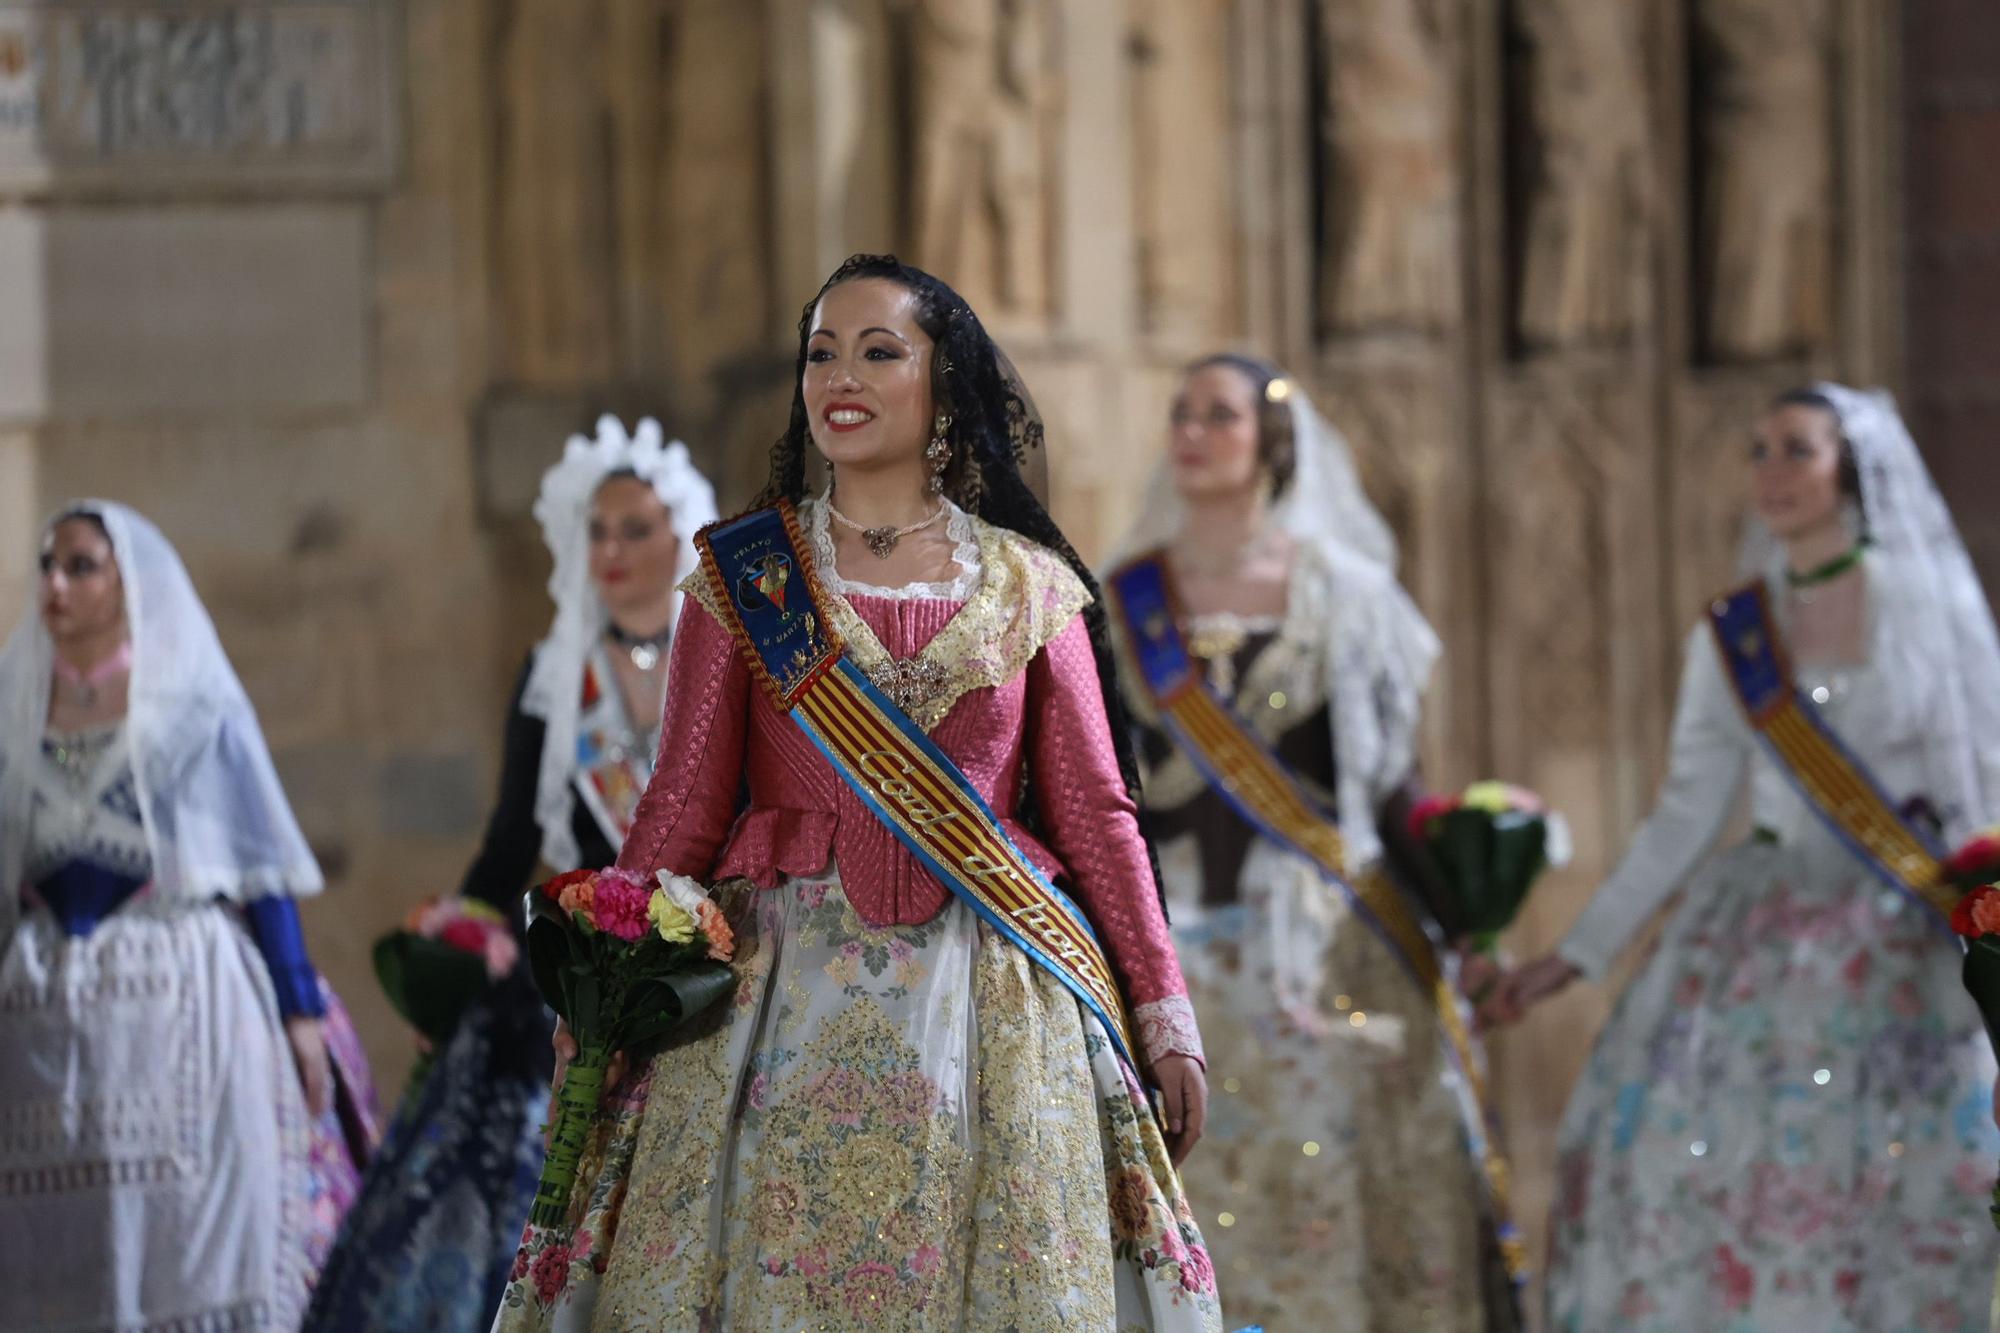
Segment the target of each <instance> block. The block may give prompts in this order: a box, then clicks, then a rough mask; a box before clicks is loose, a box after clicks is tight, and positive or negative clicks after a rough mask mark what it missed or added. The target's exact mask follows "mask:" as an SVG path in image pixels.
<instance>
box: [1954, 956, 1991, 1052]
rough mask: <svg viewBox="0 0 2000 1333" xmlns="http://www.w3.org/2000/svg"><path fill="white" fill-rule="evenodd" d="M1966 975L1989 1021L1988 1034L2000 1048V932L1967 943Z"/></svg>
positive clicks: (1987, 1021)
mask: <svg viewBox="0 0 2000 1333" xmlns="http://www.w3.org/2000/svg"><path fill="white" fill-rule="evenodd" d="M1962 975H1963V976H1964V978H1965V988H1966V990H1968V991H1970V992H1972V998H1973V1000H1974V1001H1975V1002H1976V1003H1977V1004H1978V1005H1979V1016H1980V1017H1981V1018H1983V1019H1985V1020H1986V1035H1987V1037H1988V1038H1989V1039H1990V1040H1991V1041H1992V1042H1993V1047H1994V1049H1995V1050H1996V1051H2000V935H1981V936H1980V937H1979V938H1978V939H1976V940H1973V941H1972V942H1971V943H1970V944H1969V945H1968V946H1967V948H1966V951H1965V970H1964V973H1963V974H1962Z"/></svg>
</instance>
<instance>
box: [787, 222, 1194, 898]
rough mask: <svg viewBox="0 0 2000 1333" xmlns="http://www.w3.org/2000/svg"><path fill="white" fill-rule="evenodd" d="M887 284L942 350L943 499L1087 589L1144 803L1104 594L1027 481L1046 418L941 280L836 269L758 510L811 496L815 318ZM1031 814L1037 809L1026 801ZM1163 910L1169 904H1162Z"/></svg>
mask: <svg viewBox="0 0 2000 1333" xmlns="http://www.w3.org/2000/svg"><path fill="white" fill-rule="evenodd" d="M861 278H884V279H887V280H888V281H890V282H893V283H895V284H896V285H897V286H899V287H902V288H903V289H904V290H906V291H908V292H909V293H910V294H911V296H912V297H913V298H915V300H914V304H915V310H916V319H917V327H919V328H921V329H922V330H923V331H924V333H925V334H927V335H928V336H929V337H930V339H931V341H932V342H933V343H934V344H935V345H936V351H935V353H934V354H933V356H932V358H931V392H932V402H933V403H934V404H935V405H936V408H937V411H938V412H939V413H942V414H945V415H948V416H949V417H950V418H951V424H950V425H949V426H948V427H947V428H946V430H945V439H946V441H947V442H948V443H949V444H950V446H951V460H950V462H949V463H948V464H947V465H946V467H945V472H944V484H945V491H946V493H947V494H949V495H950V496H951V497H952V499H953V500H954V501H956V502H957V503H958V504H959V506H960V507H961V508H963V509H965V510H967V511H968V512H970V513H973V514H977V515H978V516H979V517H980V518H981V519H984V520H985V521H986V522H988V523H991V524H993V525H994V526H995V527H1001V528H1006V529H1008V530H1009V531H1011V532H1015V533H1018V534H1020V535H1021V536H1023V537H1026V538H1027V539H1028V540H1029V541H1032V542H1035V543H1037V544H1038V545H1041V546H1045V547H1047V548H1048V549H1049V550H1051V551H1054V552H1055V553H1056V554H1057V555H1058V556H1060V557H1062V561H1063V563H1064V564H1066V565H1068V566H1069V568H1070V570H1071V572H1072V573H1074V574H1075V575H1076V576H1077V577H1078V578H1079V579H1081V580H1083V586H1084V587H1085V588H1087V589H1088V590H1089V591H1090V598H1091V600H1090V603H1089V605H1087V606H1085V607H1084V609H1083V621H1084V627H1085V628H1086V629H1087V630H1088V631H1089V634H1090V646H1091V649H1092V651H1093V652H1094V654H1095V655H1096V658H1097V679H1098V684H1099V687H1100V689H1101V690H1102V691H1103V695H1104V713H1105V717H1106V718H1107V720H1108V721H1109V722H1110V724H1111V743H1112V746H1113V748H1114V749H1115V750H1116V752H1117V755H1118V772H1119V775H1120V776H1121V777H1122V778H1123V779H1124V781H1125V790H1126V793H1127V794H1128V795H1130V796H1131V798H1132V800H1133V803H1134V804H1137V803H1138V800H1139V763H1138V757H1137V755H1136V753H1135V752H1134V750H1133V747H1132V727H1131V723H1130V719H1129V718H1128V717H1127V715H1126V711H1125V703H1124V699H1123V698H1122V697H1121V695H1120V694H1119V691H1118V674H1117V672H1118V669H1117V665H1116V663H1115V662H1114V660H1113V658H1112V654H1111V631H1110V623H1109V620H1108V619H1107V616H1106V613H1105V606H1104V593H1103V590H1102V589H1100V588H1099V587H1098V586H1097V580H1096V578H1095V577H1093V576H1092V574H1091V572H1090V566H1088V565H1087V564H1085V563H1084V561H1083V558H1082V557H1081V556H1079V555H1078V554H1077V553H1076V550H1075V548H1073V547H1072V546H1071V545H1070V543H1069V538H1067V537H1065V536H1064V535H1063V531H1062V529H1061V528H1059V527H1057V526H1056V522H1055V519H1053V518H1051V517H1050V516H1049V511H1048V510H1047V509H1045V508H1044V507H1043V506H1042V502H1041V501H1040V500H1038V499H1036V498H1035V493H1034V491H1033V490H1031V489H1030V488H1029V486H1028V483H1027V480H1026V478H1025V477H1024V476H1023V475H1022V471H1021V466H1022V464H1023V463H1024V462H1026V461H1027V459H1028V457H1029V456H1030V455H1031V454H1032V453H1034V452H1036V451H1038V450H1040V449H1042V448H1043V447H1044V443H1045V441H1044V436H1043V431H1042V422H1041V418H1040V417H1039V416H1038V415H1037V414H1036V412H1035V410H1034V409H1033V407H1031V406H1030V405H1029V402H1028V400H1027V398H1026V396H1025V395H1024V394H1023V393H1022V392H1021V390H1020V388H1019V387H1018V386H1017V385H1016V384H1015V382H1014V381H1013V379H1012V378H1011V377H1010V376H1009V374H1008V371H1007V363H1006V359H1005V358H1004V357H1003V356H1002V355H1001V353H1000V350H999V348H998V347H996V346H995V345H994V342H993V339H992V338H991V337H990V336H989V335H988V334H987V332H986V327H985V325H983V324H981V323H980V322H979V316H978V315H976V314H974V313H973V311H972V307H971V306H968V305H967V304H966V303H965V299H964V298H963V297H961V296H960V295H959V294H958V293H957V292H955V291H953V290H952V289H951V288H950V287H949V286H947V285H946V284H945V283H944V282H943V281H942V280H941V279H939V278H937V277H934V276H933V275H931V274H929V273H926V272H925V271H924V270H922V269H920V268H917V267H916V266H914V265H911V264H905V263H903V262H902V261H900V260H898V259H897V258H896V257H895V256H893V255H870V254H858V255H853V256H851V257H849V258H848V260H847V261H846V262H845V263H843V264H841V266H840V267H839V268H837V269H835V270H834V271H833V276H831V277H829V278H828V279H827V280H826V282H825V283H824V284H822V285H821V287H820V289H819V291H818V293H817V294H815V295H814V297H813V299H812V300H811V301H810V302H808V303H807V305H806V308H805V311H804V313H802V314H801V315H800V316H799V352H798V362H797V365H796V366H795V367H794V370H793V374H792V411H791V417H790V420H789V421H788V422H787V423H786V426H785V433H784V434H783V435H780V436H779V437H778V440H777V442H776V443H775V444H773V445H772V446H771V474H770V479H769V480H768V481H767V482H766V483H765V485H764V489H763V490H762V491H761V492H759V493H758V496H757V499H756V504H757V505H758V506H760V507H761V506H764V505H772V504H776V503H777V502H778V501H779V500H788V501H790V502H791V503H793V504H798V503H800V502H801V501H803V500H804V499H805V498H806V449H807V447H808V445H809V444H810V443H811V440H812V430H811V425H810V418H809V417H808V415H807V412H806V400H805V369H806V350H807V349H806V343H807V340H808V338H809V337H810V336H811V334H812V322H813V314H814V312H815V311H817V310H818V309H819V303H820V300H821V298H823V297H824V296H825V295H826V294H827V292H828V291H830V290H831V289H833V288H835V287H837V286H839V285H840V284H841V283H843V282H853V281H856V280H857V279H861ZM1030 806H1031V808H1032V803H1030ZM1146 856H1147V860H1148V862H1149V863H1150V865H1151V867H1152V873H1153V888H1154V892H1155V893H1158V892H1159V891H1160V890H1159V882H1160V872H1159V861H1158V858H1157V857H1156V856H1155V854H1154V852H1153V847H1152V844H1151V843H1150V842H1148V843H1147V845H1146ZM1161 907H1162V910H1164V908H1165V897H1164V895H1162V896H1161Z"/></svg>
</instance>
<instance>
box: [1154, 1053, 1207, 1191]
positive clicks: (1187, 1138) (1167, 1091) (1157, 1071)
mask: <svg viewBox="0 0 2000 1333" xmlns="http://www.w3.org/2000/svg"><path fill="white" fill-rule="evenodd" d="M1153 1077H1154V1078H1156V1079H1158V1080H1159V1083H1160V1104H1161V1109H1162V1110H1164V1111H1165V1112H1166V1119H1167V1153H1168V1155H1169V1156H1171V1157H1172V1158H1173V1159H1174V1165H1175V1166H1179V1165H1180V1164H1181V1163H1182V1162H1184V1161H1186V1160H1187V1155H1188V1153H1189V1152H1191V1151H1192V1150H1193V1149H1194V1145H1195V1144H1196V1142H1198V1141H1199V1140H1200V1138H1201V1131H1202V1128H1203V1126H1205V1125H1207V1123H1208V1075H1207V1074H1206V1073H1204V1072H1203V1070H1202V1067H1201V1062H1200V1061H1199V1060H1196V1059H1195V1058H1194V1057H1192V1056H1188V1055H1163V1056H1161V1057H1160V1058H1159V1059H1158V1060H1155V1061H1154V1062H1153Z"/></svg>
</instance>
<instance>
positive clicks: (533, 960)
mask: <svg viewBox="0 0 2000 1333" xmlns="http://www.w3.org/2000/svg"><path fill="white" fill-rule="evenodd" d="M735 947H736V940H735V936H734V934H733V933H732V932H731V930H730V928H729V923H728V921H727V920H725V919H724V917H723V915H722V909H721V908H719V907H717V906H716V904H715V901H714V900H713V899H711V898H710V897H709V896H708V895H707V894H706V893H705V892H703V891H702V888H701V886H700V885H698V884H696V883H695V882H694V881H693V880H691V879H688V878H687V877H685V876H683V875H674V874H670V873H668V872H667V871H664V870H663V871H661V872H660V873H659V875H658V877H657V880H656V882H655V883H653V884H650V885H649V884H647V883H646V882H645V881H644V880H642V879H640V878H638V877H637V876H635V875H630V874H627V873H625V872H624V871H620V870H576V871H571V872H570V873H569V874H566V875H558V876H556V877H555V878H554V879H552V880H550V881H549V882H548V883H547V884H545V885H543V886H542V889H541V891H540V892H539V893H537V894H535V895H534V897H533V908H532V911H531V917H530V920H529V924H528V961H529V963H530V965H531V966H532V967H533V968H534V972H535V984H536V985H537V986H539V987H540V988H541V992H542V996H543V998H544V999H546V1000H547V1001H548V1002H549V1005H550V1007H551V1008H553V1009H554V1010H555V1011H556V1013H557V1014H559V1015H561V1017H562V1018H563V1020H564V1021H565V1022H566V1023H568V1024H569V1030H570V1035H571V1036H572V1037H573V1038H574V1039H575V1040H576V1045H577V1056H576V1058H575V1059H574V1060H572V1061H570V1064H569V1071H568V1073H566V1074H565V1075H564V1077H563V1083H562V1088H561V1090H560V1091H559V1092H558V1093H557V1095H556V1116H555V1123H554V1125H553V1126H552V1127H551V1129H552V1133H551V1136H550V1140H549V1155H548V1159H547V1161H546V1163H545V1164H544V1165H543V1167H542V1178H541V1183H540V1185H539V1186H538V1187H537V1188H536V1190H535V1206H534V1210H533V1211H532V1212H531V1213H530V1214H529V1217H528V1221H529V1225H530V1228H531V1230H532V1229H534V1228H541V1229H544V1230H554V1229H559V1228H561V1227H562V1225H563V1223H564V1217H565V1214H566V1212H567V1210H568V1205H569V1196H570V1189H571V1187H572V1186H573V1185H575V1183H576V1172H577V1163H578V1161H579V1160H580V1158H581V1156H582V1152H583V1146H584V1143H585V1141H586V1139H587V1138H588V1137H589V1134H590V1129H591V1126H592V1125H593V1124H594V1123H595V1121H596V1119H597V1112H598V1101H599V1098H600V1096H601V1095H602V1093H603V1090H604V1072H605V1069H606V1068H607V1067H608V1066H609V1065H610V1063H611V1057H612V1054H613V1053H614V1052H616V1051H621V1050H628V1049H630V1048H633V1047H637V1046H642V1045H644V1044H646V1043H648V1042H653V1041H657V1040H658V1039H659V1038H661V1037H663V1036H665V1035H666V1034H667V1033H668V1032H670V1031H671V1030H672V1029H673V1028H674V1027H675V1026H676V1025H677V1024H679V1023H680V1022H681V1021H682V1020H684V1019H687V1018H690V1017H692V1016H693V1015H695V1014H698V1013H700V1012H701V1011H702V1010H704V1009H706V1008H708V1006H710V1005H711V1004H714V1003H715V1002H716V1001H718V1000H720V999H722V998H723V996H725V995H727V994H729V992H730V990H731V989H732V988H733V987H734V985H735V973H734V972H732V971H731V969H730V967H729V960H730V958H731V956H732V955H733V954H734V952H735Z"/></svg>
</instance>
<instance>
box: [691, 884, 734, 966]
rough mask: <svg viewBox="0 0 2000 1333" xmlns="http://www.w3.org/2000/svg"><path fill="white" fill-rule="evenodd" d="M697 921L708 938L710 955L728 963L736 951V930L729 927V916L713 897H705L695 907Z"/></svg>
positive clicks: (719, 961)
mask: <svg viewBox="0 0 2000 1333" xmlns="http://www.w3.org/2000/svg"><path fill="white" fill-rule="evenodd" d="M694 915H695V922H696V924H697V925H699V926H700V927H701V933H702V934H703V935H704V936H705V937H706V938H707V940H708V956H709V957H710V958H713V959H714V960H715V961H716V962H718V963H726V962H728V961H729V960H730V958H731V957H732V956H733V955H734V954H735V952H736V932H735V931H733V930H731V929H730V928H729V918H728V917H726V916H724V915H723V914H722V909H721V908H720V907H717V906H716V905H715V902H714V900H713V899H709V898H704V899H702V900H701V903H700V905H699V906H697V907H696V908H695V913H694Z"/></svg>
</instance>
